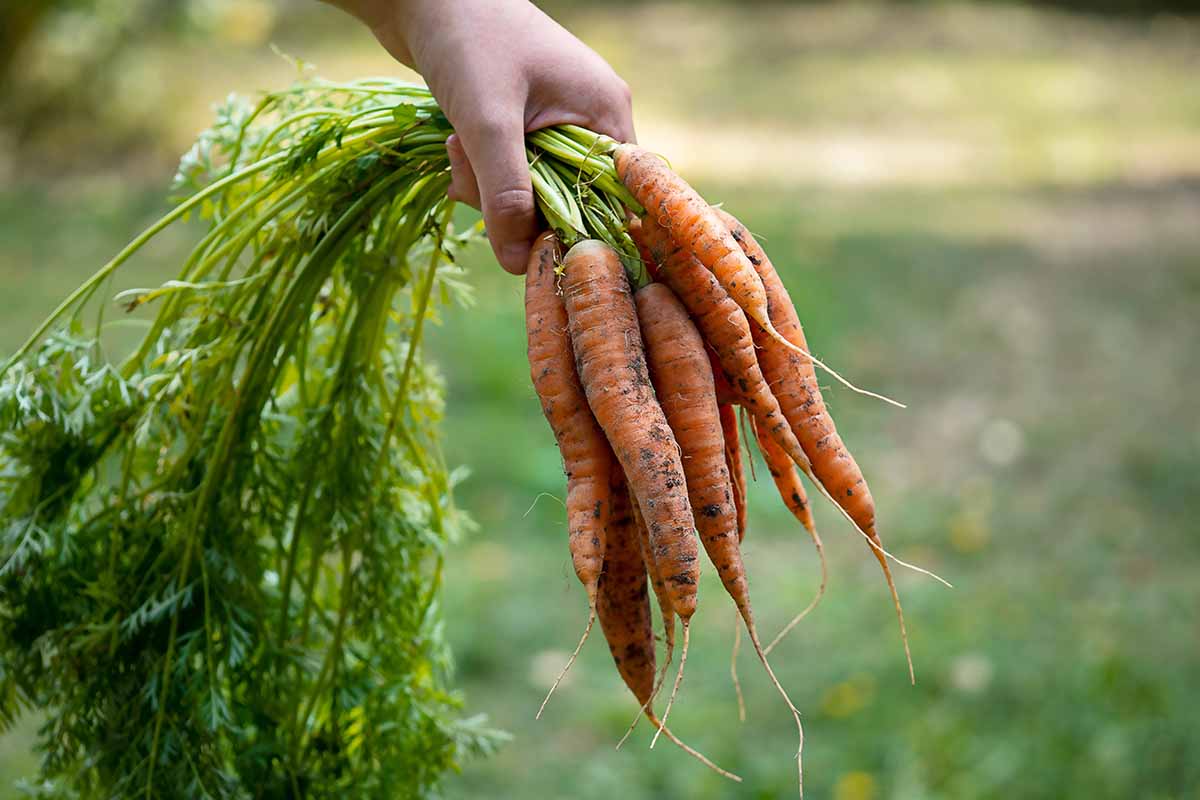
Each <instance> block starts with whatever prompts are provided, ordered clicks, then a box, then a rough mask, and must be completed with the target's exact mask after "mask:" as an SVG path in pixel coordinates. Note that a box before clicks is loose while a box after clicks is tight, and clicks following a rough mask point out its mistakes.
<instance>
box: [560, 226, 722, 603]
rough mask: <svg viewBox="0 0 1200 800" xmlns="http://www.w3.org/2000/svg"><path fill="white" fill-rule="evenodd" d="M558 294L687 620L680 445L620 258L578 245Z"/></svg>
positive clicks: (594, 245)
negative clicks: (653, 376) (649, 366)
mask: <svg viewBox="0 0 1200 800" xmlns="http://www.w3.org/2000/svg"><path fill="white" fill-rule="evenodd" d="M563 267H564V269H563V281H562V284H563V295H564V301H565V305H566V309H567V319H568V323H569V330H570V334H571V342H572V344H573V346H574V350H575V363H576V368H577V371H578V373H579V377H580V380H581V383H582V384H583V387H584V390H585V392H586V394H587V399H588V405H589V406H590V407H591V409H592V412H593V414H595V417H596V420H597V421H598V422H599V423H600V427H601V428H602V429H603V430H604V433H605V434H606V435H607V437H608V441H609V442H610V443H611V444H612V446H613V450H614V451H615V453H616V456H617V459H618V461H620V463H621V467H622V468H623V469H624V471H625V475H626V477H627V479H628V481H629V486H630V488H631V490H632V491H633V493H634V495H635V497H636V498H637V501H638V505H639V507H640V508H641V511H642V514H643V516H644V517H645V520H646V528H647V530H648V532H649V536H650V544H651V550H652V551H653V554H654V560H655V563H656V564H657V565H658V568H659V570H660V573H661V574H662V577H663V580H664V581H665V582H666V586H667V591H668V593H669V594H670V597H671V606H672V608H673V609H674V611H675V613H676V614H678V615H679V616H680V617H681V618H682V619H683V620H684V622H685V624H686V621H687V620H688V619H690V618H691V616H692V614H693V613H695V610H696V588H697V582H698V580H699V577H700V563H699V559H698V557H697V555H698V551H697V545H696V539H695V537H694V536H693V532H694V526H693V523H692V513H691V507H690V506H689V505H688V496H687V484H686V482H685V480H684V476H683V466H682V464H680V460H679V452H678V445H677V444H676V442H675V437H674V436H673V435H672V433H671V428H670V426H669V425H668V424H667V420H666V418H665V417H664V416H663V412H662V409H661V408H660V407H659V405H658V401H657V400H655V398H654V391H653V389H652V387H651V385H650V377H649V375H648V374H647V372H646V358H645V353H644V351H643V348H642V337H641V333H640V332H639V330H638V323H637V314H636V312H635V310H634V303H633V298H632V297H631V295H630V291H629V282H628V281H627V279H626V277H625V271H624V268H623V267H622V265H621V262H620V259H619V258H618V257H617V254H616V253H615V252H614V251H613V250H612V249H611V248H609V247H608V246H607V245H604V244H603V243H601V242H596V241H583V242H580V243H579V244H576V245H575V246H574V247H572V248H571V250H570V251H569V252H568V253H567V255H566V258H565V259H564V261H563Z"/></svg>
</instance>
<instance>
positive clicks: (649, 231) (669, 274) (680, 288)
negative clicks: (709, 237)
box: [642, 219, 808, 464]
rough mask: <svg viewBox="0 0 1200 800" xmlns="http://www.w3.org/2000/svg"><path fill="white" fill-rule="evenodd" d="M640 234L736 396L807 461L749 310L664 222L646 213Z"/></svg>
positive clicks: (789, 449)
mask: <svg viewBox="0 0 1200 800" xmlns="http://www.w3.org/2000/svg"><path fill="white" fill-rule="evenodd" d="M642 235H643V236H644V237H645V239H646V242H647V244H648V245H649V247H650V249H651V251H652V252H653V253H654V256H655V259H656V260H657V261H658V264H659V268H660V274H661V275H662V278H663V280H664V281H665V282H666V283H667V285H668V286H670V287H671V289H672V290H674V292H675V296H676V297H678V298H679V299H680V301H682V302H683V304H684V306H686V307H687V310H688V311H689V312H690V313H691V315H692V319H693V320H694V321H695V323H696V327H697V328H699V329H700V332H701V334H703V337H704V341H705V342H706V343H707V344H708V346H709V347H711V348H712V351H713V354H714V355H715V356H716V358H717V362H718V363H719V364H720V365H721V371H722V372H723V373H724V374H725V378H726V380H727V382H728V384H729V386H730V388H731V389H732V390H733V392H734V394H735V395H736V396H737V399H738V402H739V403H741V405H742V406H743V407H744V408H745V409H746V410H747V411H749V412H750V414H751V416H753V417H754V418H755V420H756V421H757V422H758V424H759V425H760V427H762V428H763V429H764V430H766V431H767V432H768V433H769V434H770V435H771V436H773V437H775V439H776V440H777V441H778V442H779V443H780V445H781V446H782V447H783V448H784V450H785V451H786V452H787V453H788V455H789V456H790V457H792V458H793V459H794V460H796V461H797V462H798V463H804V464H807V461H808V459H807V457H806V456H805V454H804V451H803V449H801V447H800V443H799V441H797V440H796V436H795V434H794V433H793V432H792V430H791V428H790V427H789V426H788V422H787V419H786V418H785V417H784V416H783V413H782V412H781V410H780V408H779V401H778V400H776V399H775V395H774V394H772V392H771V388H770V386H768V384H767V381H766V378H764V376H763V373H762V370H760V369H759V366H758V356H757V354H756V352H755V347H754V336H753V334H752V332H751V325H750V322H749V320H747V319H746V315H745V314H744V313H742V310H741V309H740V308H738V305H737V303H735V302H734V301H733V299H732V298H731V297H730V296H729V294H728V293H727V292H726V291H725V290H724V289H723V288H722V287H721V284H720V283H718V282H717V280H716V279H715V278H714V277H713V274H712V273H711V272H709V271H708V270H707V269H705V268H704V267H703V266H702V265H701V264H700V262H699V261H697V260H696V259H695V258H694V257H693V256H692V255H691V254H690V253H689V252H688V251H687V250H686V249H684V248H683V247H680V246H679V245H678V244H677V243H676V242H675V240H674V239H673V238H672V237H671V235H670V233H669V232H668V231H667V230H666V229H665V228H663V227H662V226H660V225H657V224H656V223H654V221H653V220H650V219H644V220H643V221H642Z"/></svg>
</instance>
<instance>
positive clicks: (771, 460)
mask: <svg viewBox="0 0 1200 800" xmlns="http://www.w3.org/2000/svg"><path fill="white" fill-rule="evenodd" d="M755 438H756V439H757V441H758V449H759V450H760V451H761V452H762V455H763V461H765V462H766V463H767V471H768V472H770V473H771V480H773V481H774V482H775V488H776V489H778V490H779V497H780V498H781V499H782V500H783V503H784V505H786V506H787V508H788V511H791V512H792V516H794V517H795V518H796V519H797V520H799V522H800V524H801V525H803V526H804V529H805V530H807V531H808V532H809V533H810V534H815V533H816V531H817V526H816V523H815V522H814V521H813V515H812V506H810V505H809V502H808V492H806V491H804V484H802V483H801V482H800V473H798V472H797V471H796V465H795V464H793V463H792V460H791V459H790V458H788V454H787V453H785V452H783V448H782V447H780V446H779V443H778V442H776V441H775V440H774V439H772V438H771V437H770V436H761V435H759V432H758V431H755Z"/></svg>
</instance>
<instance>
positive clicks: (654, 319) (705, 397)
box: [637, 284, 804, 759]
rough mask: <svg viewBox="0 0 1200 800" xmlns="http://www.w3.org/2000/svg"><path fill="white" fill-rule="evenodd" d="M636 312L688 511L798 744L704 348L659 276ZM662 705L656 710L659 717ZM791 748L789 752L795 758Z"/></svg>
mask: <svg viewBox="0 0 1200 800" xmlns="http://www.w3.org/2000/svg"><path fill="white" fill-rule="evenodd" d="M637 309H638V319H639V320H640V322H641V325H642V336H643V338H644V340H645V343H646V358H647V361H648V362H649V365H650V375H651V379H652V380H653V382H654V388H655V391H656V392H657V394H658V398H659V402H660V403H661V404H662V409H663V413H664V414H666V417H667V422H668V423H669V424H670V425H671V430H672V431H673V432H674V434H675V440H676V441H677V442H678V443H679V447H680V450H681V451H682V453H683V470H684V475H685V476H686V477H687V483H688V494H689V497H690V499H691V503H692V510H693V513H694V514H695V520H696V529H697V531H698V532H699V534H700V541H701V542H703V543H704V549H705V552H707V553H708V557H709V560H710V561H712V563H713V566H715V567H716V568H717V574H718V575H719V576H720V578H721V583H722V584H724V586H725V590H726V591H727V592H729V596H730V597H732V598H733V602H734V604H735V605H736V606H737V609H738V612H739V613H740V614H741V616H742V620H743V621H744V622H745V623H746V631H747V633H749V634H750V642H751V643H752V644H753V645H754V650H755V652H756V653H757V654H758V657H759V660H760V661H761V662H762V665H763V668H764V669H765V670H766V671H767V675H768V676H769V677H770V679H771V681H772V683H774V684H775V688H776V689H777V690H778V691H779V693H780V695H781V696H782V697H783V700H784V702H785V703H787V706H788V709H789V710H790V711H791V712H792V715H793V717H794V718H795V720H796V729H797V731H798V732H799V734H800V739H801V748H803V739H804V731H803V728H802V727H801V724H800V712H798V711H797V710H796V707H795V706H794V705H793V704H792V701H791V699H790V698H789V697H788V695H787V692H786V691H785V690H784V688H783V686H782V684H780V682H779V680H778V678H776V677H775V673H774V671H773V670H772V669H771V665H770V663H768V661H767V657H766V654H765V653H764V652H763V648H762V644H761V643H760V642H759V638H758V631H757V629H756V627H755V624H754V611H753V609H752V607H751V605H750V587H749V585H748V584H747V582H746V569H745V565H744V564H743V563H742V553H741V549H740V548H739V547H738V536H737V534H738V527H737V512H736V510H735V507H734V503H733V487H732V485H731V483H730V478H729V471H728V469H727V468H726V466H725V437H724V434H723V432H722V429H721V414H720V411H719V410H718V407H717V398H716V390H715V387H714V384H713V377H712V367H711V365H710V364H709V360H708V356H707V355H706V353H705V350H704V341H703V340H702V339H701V338H700V332H699V331H697V330H696V326H695V325H694V324H693V323H692V320H691V319H690V318H689V316H688V312H687V309H686V308H684V306H683V304H682V303H681V302H680V301H679V299H678V298H676V296H675V295H674V294H673V293H672V292H671V290H670V289H668V288H667V287H666V286H664V285H662V284H650V285H649V286H646V287H644V288H642V289H641V290H639V291H638V293H637ZM683 634H684V648H683V654H682V655H681V656H680V672H679V676H677V677H676V681H675V689H674V690H672V699H673V698H674V695H675V691H676V690H678V687H679V678H680V677H681V676H682V674H683V663H684V660H685V659H686V658H687V634H688V628H687V626H686V624H685V626H684V629H683ZM669 711H670V704H669V703H668V705H667V711H664V712H663V719H664V720H665V719H666V716H667V713H668V712H669ZM798 758H799V752H798V753H797V759H798Z"/></svg>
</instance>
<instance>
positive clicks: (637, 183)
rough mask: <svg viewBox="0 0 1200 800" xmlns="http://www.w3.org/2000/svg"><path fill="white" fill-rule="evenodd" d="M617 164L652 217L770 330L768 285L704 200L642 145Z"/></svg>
mask: <svg viewBox="0 0 1200 800" xmlns="http://www.w3.org/2000/svg"><path fill="white" fill-rule="evenodd" d="M613 160H614V163H615V164H616V168H617V175H618V176H619V177H620V178H621V181H622V182H623V183H624V184H625V187H626V188H627V189H629V191H630V193H632V194H633V196H634V197H635V198H637V201H638V202H639V203H641V204H642V206H643V207H645V209H646V214H647V216H648V217H649V218H650V219H652V220H654V221H655V222H656V223H658V224H659V225H661V226H663V227H664V228H666V229H667V230H669V231H670V232H671V236H672V238H674V239H675V240H676V241H677V242H680V243H682V244H683V245H684V246H685V247H686V249H687V250H688V252H690V253H692V254H694V255H695V256H696V258H698V259H699V260H700V262H701V263H702V264H703V265H704V266H705V267H706V268H708V269H709V270H711V271H712V273H713V275H715V276H716V278H717V280H718V281H720V283H721V286H723V287H724V288H725V291H726V292H727V293H728V294H729V296H730V297H732V298H733V300H734V301H735V302H736V303H737V304H738V306H740V307H741V308H742V310H744V311H745V312H746V314H747V315H748V316H749V317H750V318H751V319H753V320H754V321H756V322H758V323H759V324H760V325H762V326H763V327H764V328H767V329H770V327H771V321H770V319H769V318H768V316H767V296H766V292H765V291H764V289H763V285H762V280H761V279H760V278H759V277H758V273H756V272H755V271H754V267H753V266H752V265H751V264H750V262H749V260H748V259H747V258H746V255H745V253H743V252H742V249H741V248H740V247H738V245H737V242H736V241H735V240H734V239H733V237H732V236H731V235H730V233H729V231H728V230H726V229H725V226H724V225H722V224H721V220H720V219H719V218H718V217H717V216H716V214H715V213H714V210H713V208H712V207H711V206H709V204H708V203H707V202H705V200H704V198H703V197H701V196H700V194H699V193H698V192H697V191H696V190H695V189H693V188H692V187H691V186H689V185H688V183H687V181H685V180H684V179H683V178H681V177H679V176H678V175H676V174H675V172H674V171H673V170H672V169H671V168H670V167H669V166H668V165H667V163H666V162H665V161H663V159H661V158H660V157H658V156H656V155H654V154H653V153H650V152H648V151H646V150H643V149H642V148H640V147H638V146H637V145H633V144H624V145H621V146H620V147H618V148H617V150H616V152H615V153H614V154H613ZM659 263H661V260H660V262H659Z"/></svg>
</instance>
